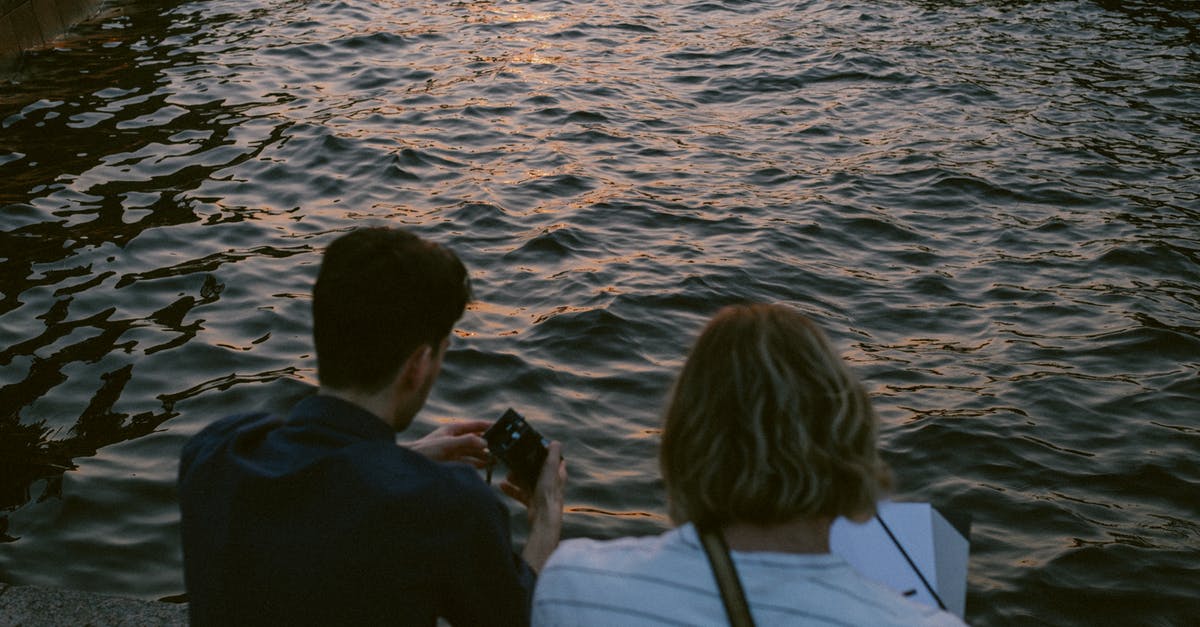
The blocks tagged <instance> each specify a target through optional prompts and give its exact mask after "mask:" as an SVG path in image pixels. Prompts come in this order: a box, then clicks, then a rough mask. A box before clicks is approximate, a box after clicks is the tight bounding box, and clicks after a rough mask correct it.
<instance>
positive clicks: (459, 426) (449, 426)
mask: <svg viewBox="0 0 1200 627" xmlns="http://www.w3.org/2000/svg"><path fill="white" fill-rule="evenodd" d="M490 426H492V423H490V422H488V421H486V420H456V421H454V422H448V423H446V424H444V425H442V426H441V427H439V429H440V430H444V432H445V433H446V434H447V435H463V434H466V433H476V434H479V433H483V432H484V431H487V428H488V427H490Z"/></svg>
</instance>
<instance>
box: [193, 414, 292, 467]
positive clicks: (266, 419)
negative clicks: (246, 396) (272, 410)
mask: <svg viewBox="0 0 1200 627" xmlns="http://www.w3.org/2000/svg"><path fill="white" fill-rule="evenodd" d="M280 424H282V419H280V418H278V417H276V416H272V415H271V414H269V413H265V412H254V413H244V414H234V415H232V416H226V417H224V418H221V419H220V420H216V421H214V422H212V423H209V424H208V425H206V426H205V427H204V428H203V429H201V430H200V431H198V432H197V433H196V434H195V435H193V436H192V437H190V438H188V441H187V443H185V444H184V446H183V458H184V460H185V461H186V460H190V459H192V458H194V457H195V456H196V455H197V454H198V453H200V452H201V451H203V450H204V449H208V448H212V447H214V446H219V445H220V444H221V443H223V442H225V441H226V440H228V439H230V438H232V437H234V436H236V435H237V434H239V433H242V432H244V431H246V430H249V429H260V428H266V429H271V428H275V427H277V426H279V425H280Z"/></svg>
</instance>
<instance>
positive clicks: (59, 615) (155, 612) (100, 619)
mask: <svg viewBox="0 0 1200 627" xmlns="http://www.w3.org/2000/svg"><path fill="white" fill-rule="evenodd" d="M187 624H188V620H187V605H182V604H176V603H160V602H157V601H142V600H138V599H126V598H122V597H114V596H108V595H104V594H93V593H90V592H79V591H77V590H61V589H56V588H41V587H37V586H11V585H8V584H3V583H0V625H4V626H5V627H60V626H61V625H90V626H94V627H150V626H160V625H161V626H166V627H170V626H175V625H179V626H186V625H187Z"/></svg>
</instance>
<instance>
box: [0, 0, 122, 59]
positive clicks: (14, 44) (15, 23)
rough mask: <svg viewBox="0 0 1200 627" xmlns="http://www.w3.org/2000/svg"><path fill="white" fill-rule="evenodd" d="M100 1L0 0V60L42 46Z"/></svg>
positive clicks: (87, 12)
mask: <svg viewBox="0 0 1200 627" xmlns="http://www.w3.org/2000/svg"><path fill="white" fill-rule="evenodd" d="M100 2H101V0H0V60H6V59H11V58H13V57H15V56H17V55H18V54H20V53H21V51H22V50H29V49H30V48H38V47H41V46H44V45H46V44H48V43H50V42H51V41H54V38H55V37H58V36H59V35H61V34H62V33H64V32H66V30H67V29H68V28H70V27H72V26H74V25H75V24H76V23H77V22H79V21H80V20H82V19H83V18H85V17H87V16H88V15H90V14H91V13H92V12H93V11H95V10H96V7H97V6H99V4H100Z"/></svg>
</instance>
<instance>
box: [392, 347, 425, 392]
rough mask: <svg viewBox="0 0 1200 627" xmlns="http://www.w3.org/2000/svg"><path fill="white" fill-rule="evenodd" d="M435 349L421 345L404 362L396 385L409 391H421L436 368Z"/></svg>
mask: <svg viewBox="0 0 1200 627" xmlns="http://www.w3.org/2000/svg"><path fill="white" fill-rule="evenodd" d="M433 362H434V354H433V347H432V346H430V345H428V344H421V345H420V346H418V347H417V348H416V349H415V350H413V352H412V353H411V354H410V355H409V356H408V359H406V360H404V365H403V366H402V367H401V368H400V376H399V377H398V379H397V381H396V383H397V384H399V385H400V386H401V387H403V388H405V389H408V390H417V389H420V388H421V387H422V386H423V385H424V384H425V379H427V378H428V377H429V374H430V372H431V371H432V370H433V366H434V363H433Z"/></svg>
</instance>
